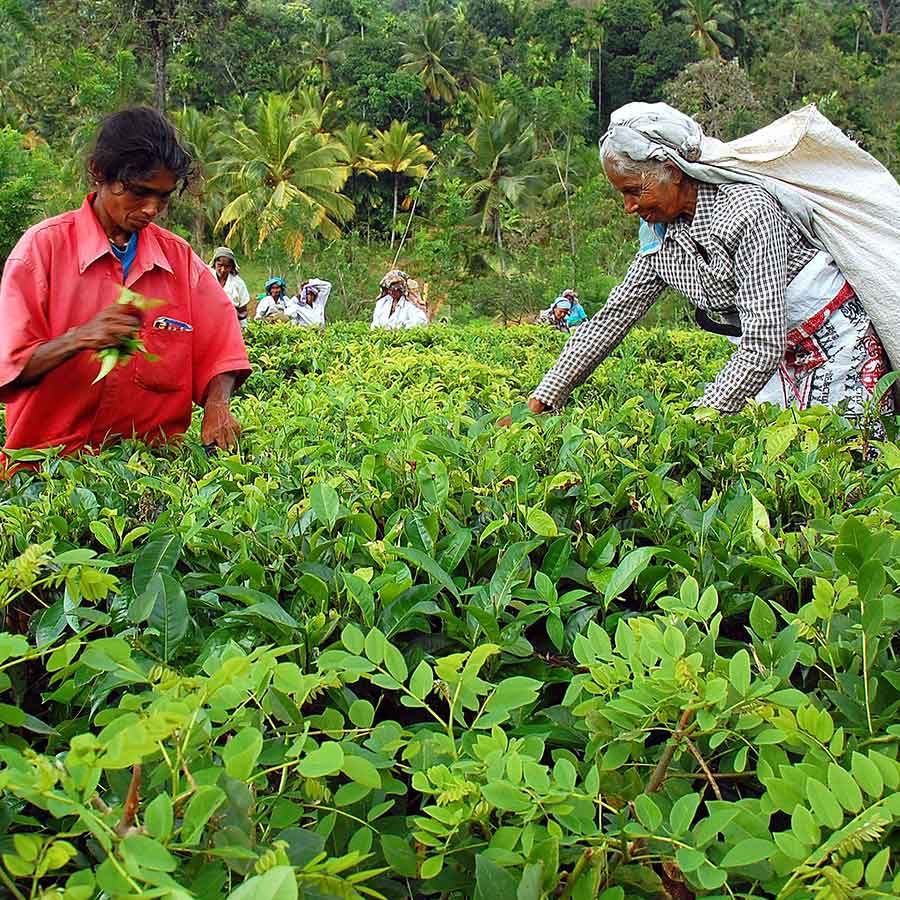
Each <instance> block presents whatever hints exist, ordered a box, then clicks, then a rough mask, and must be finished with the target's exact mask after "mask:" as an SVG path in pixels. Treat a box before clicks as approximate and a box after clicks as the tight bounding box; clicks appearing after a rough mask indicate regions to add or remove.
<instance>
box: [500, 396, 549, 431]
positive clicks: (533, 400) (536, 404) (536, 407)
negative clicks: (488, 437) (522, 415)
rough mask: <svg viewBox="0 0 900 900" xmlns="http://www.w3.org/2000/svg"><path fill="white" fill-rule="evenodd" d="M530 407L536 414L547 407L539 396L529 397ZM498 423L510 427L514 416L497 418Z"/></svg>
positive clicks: (503, 426)
mask: <svg viewBox="0 0 900 900" xmlns="http://www.w3.org/2000/svg"><path fill="white" fill-rule="evenodd" d="M528 408H529V409H530V410H531V411H532V412H533V413H535V414H537V413H542V412H543V411H544V410H545V409H546V408H547V407H545V406H544V404H543V403H541V401H540V400H538V398H537V397H529V398H528ZM497 424H498V425H499V426H500V427H501V428H509V426H510V425H512V416H503V418H502V419H497Z"/></svg>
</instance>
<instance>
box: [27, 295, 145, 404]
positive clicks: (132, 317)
mask: <svg viewBox="0 0 900 900" xmlns="http://www.w3.org/2000/svg"><path fill="white" fill-rule="evenodd" d="M140 327H141V317H140V313H139V312H138V311H137V310H136V309H134V308H133V307H130V306H108V307H107V308H106V309H104V310H101V312H99V313H98V314H97V315H96V316H95V317H94V318H93V319H91V321H90V322H86V323H85V324H84V325H79V326H78V327H77V328H70V329H69V330H68V331H67V332H66V333H65V334H61V335H60V336H59V337H58V338H53V340H52V341H47V343H45V344H41V345H40V346H39V347H37V349H35V351H34V353H32V354H31V358H30V359H29V360H28V362H27V363H26V364H25V368H24V369H22V371H21V372H20V373H19V377H18V378H16V379H15V381H13V382H12V384H11V385H10V387H14V388H20V387H30V386H31V385H33V384H37V383H38V382H39V381H40V380H41V379H42V378H43V377H44V376H45V375H46V374H47V373H48V372H52V371H53V370H54V369H55V368H57V367H58V366H61V365H62V364H63V363H64V362H66V361H67V360H69V359H71V358H72V357H73V356H75V355H76V354H77V353H80V352H81V351H82V350H104V349H105V348H107V347H115V346H116V345H117V344H119V343H121V341H122V339H123V338H125V337H128V336H129V335H133V334H134V333H135V332H136V331H137V330H138V328H140Z"/></svg>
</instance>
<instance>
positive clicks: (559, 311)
mask: <svg viewBox="0 0 900 900" xmlns="http://www.w3.org/2000/svg"><path fill="white" fill-rule="evenodd" d="M568 314H569V311H568V310H567V309H563V308H562V307H561V306H554V307H553V316H554V318H555V319H556V321H557V322H562V320H563V319H564V318H565V317H566V316H567V315H568Z"/></svg>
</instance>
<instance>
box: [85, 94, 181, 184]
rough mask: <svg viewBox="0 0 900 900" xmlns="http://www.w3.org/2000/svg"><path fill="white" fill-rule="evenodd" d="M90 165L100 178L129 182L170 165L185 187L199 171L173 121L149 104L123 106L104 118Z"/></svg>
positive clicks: (169, 169)
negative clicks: (123, 107)
mask: <svg viewBox="0 0 900 900" xmlns="http://www.w3.org/2000/svg"><path fill="white" fill-rule="evenodd" d="M88 168H89V169H90V172H91V175H92V176H93V177H94V178H96V179H97V180H99V181H102V182H106V183H107V184H110V183H112V182H114V181H121V182H122V183H123V184H125V185H128V184H129V183H132V182H135V181H141V180H143V179H145V178H149V177H151V176H152V175H153V173H154V172H156V171H157V170H159V169H167V170H168V171H169V172H171V173H172V174H173V175H174V176H175V178H176V179H177V180H178V181H180V182H181V190H182V191H183V190H184V189H185V187H187V185H188V183H189V182H190V180H191V179H192V178H193V177H194V175H195V174H196V170H195V168H194V160H193V159H192V158H191V155H190V153H188V151H187V150H186V149H185V148H184V147H183V146H182V144H181V142H180V141H179V139H178V133H177V132H176V131H175V128H174V126H173V125H172V123H171V122H169V120H168V119H166V118H165V117H164V116H163V115H161V114H160V113H158V112H157V111H156V110H155V109H151V108H150V107H149V106H134V107H131V108H129V109H123V110H121V111H120V112H117V113H113V114H112V115H110V116H107V117H106V118H105V119H104V120H103V122H102V123H101V125H100V131H99V133H98V134H97V141H96V143H95V145H94V150H93V152H92V153H91V155H90V157H89V158H88Z"/></svg>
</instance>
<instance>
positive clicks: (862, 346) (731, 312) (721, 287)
mask: <svg viewBox="0 0 900 900" xmlns="http://www.w3.org/2000/svg"><path fill="white" fill-rule="evenodd" d="M764 132H765V134H762V135H761V136H757V135H752V136H749V137H747V138H744V139H742V140H741V141H737V142H732V143H731V144H721V143H720V142H718V141H710V140H708V139H706V138H704V136H703V133H702V130H701V128H700V126H699V125H698V124H697V123H696V122H695V121H694V120H693V119H691V118H689V117H688V116H685V115H684V114H682V113H680V112H678V111H677V110H675V109H672V108H671V107H668V106H666V105H665V104H661V103H660V104H647V103H632V104H629V105H628V106H625V107H623V108H622V109H620V110H617V111H616V112H615V113H613V116H612V119H611V125H610V129H609V131H608V132H607V134H606V136H605V138H604V139H603V142H602V146H601V156H602V161H603V166H604V169H605V171H606V176H607V178H608V179H609V181H610V182H611V184H612V185H613V187H615V188H616V189H617V190H618V191H619V192H620V193H621V194H622V196H623V199H624V203H625V209H626V211H627V212H629V213H633V214H635V215H638V216H640V218H641V228H640V236H641V247H640V250H639V251H638V254H637V256H636V257H635V259H634V261H633V262H632V264H631V267H630V268H629V270H628V273H627V274H626V276H625V279H624V281H623V282H622V283H621V284H620V285H619V286H618V287H616V288H615V289H614V290H613V292H612V293H611V294H610V297H609V300H608V301H607V303H606V305H605V306H604V308H603V309H602V310H601V311H600V312H599V313H597V314H596V315H595V316H594V317H593V318H592V319H591V320H590V321H589V322H586V323H585V324H584V325H582V326H581V327H580V328H579V329H578V330H577V332H576V333H575V334H574V335H573V336H572V337H571V338H570V339H569V341H568V343H567V344H566V346H565V348H564V349H563V351H562V353H561V355H560V357H559V359H558V360H557V362H556V364H555V365H554V366H553V367H552V368H551V369H550V371H549V372H547V374H546V375H545V376H544V379H543V380H542V381H541V383H540V384H539V385H538V387H537V389H536V390H535V392H534V394H533V396H532V397H531V399H530V400H529V401H528V406H529V408H530V409H531V410H532V411H533V412H541V411H543V410H545V409H558V408H560V407H561V406H563V404H564V403H565V402H566V400H567V399H568V397H569V395H570V394H571V392H572V390H573V389H574V388H575V387H577V386H578V385H579V384H581V383H582V382H583V381H584V380H585V379H586V378H587V377H588V376H589V375H590V374H591V372H593V371H594V369H595V368H596V367H597V365H598V364H599V363H600V362H602V361H603V360H604V359H605V358H606V357H607V356H608V355H609V353H610V352H611V351H612V350H613V349H614V348H615V347H616V345H617V344H618V343H619V342H620V341H621V340H622V338H623V337H624V336H625V335H626V334H627V333H628V331H629V329H630V328H631V327H632V325H634V324H635V322H637V321H638V320H639V319H640V318H641V317H642V316H643V315H644V313H645V312H647V310H648V309H649V308H650V306H651V305H652V304H653V302H654V301H655V300H656V298H657V297H659V295H660V294H661V293H662V292H663V290H664V289H665V288H666V287H667V286H668V287H672V288H674V289H675V290H677V291H679V292H681V293H682V294H684V295H685V296H686V297H687V298H688V299H689V300H690V301H691V303H693V305H694V306H695V307H696V308H697V315H698V323H700V324H702V325H703V327H706V328H708V329H709V330H715V331H717V332H719V333H724V334H727V335H729V337H730V339H731V340H732V341H733V342H734V343H735V344H736V349H735V351H734V353H733V354H732V356H731V358H730V359H729V361H728V363H727V364H726V365H725V367H724V368H723V369H722V370H721V371H720V372H719V374H718V376H717V377H716V379H715V380H714V381H713V382H712V383H711V384H708V385H707V386H706V390H705V392H704V394H703V396H702V398H701V399H700V401H699V402H700V404H701V405H703V406H707V407H712V408H714V409H716V410H718V411H719V412H721V413H735V412H738V411H739V410H740V409H741V408H742V407H743V406H744V404H745V403H747V401H748V400H753V399H756V400H757V401H759V402H770V403H774V404H776V405H778V406H781V407H788V406H791V405H796V406H798V407H799V408H801V409H805V408H806V407H808V406H812V405H825V406H834V405H836V404H839V403H843V404H846V410H847V413H848V414H849V415H851V416H858V415H860V414H861V413H862V412H863V410H864V406H865V404H866V403H867V402H868V401H869V399H870V398H871V397H872V395H873V391H874V389H875V385H876V382H877V381H878V380H879V378H880V377H881V376H882V375H884V374H885V373H886V372H887V371H888V369H889V362H888V358H887V355H886V352H885V347H884V345H883V344H882V341H881V339H880V337H879V334H878V333H876V330H875V328H874V327H873V324H872V319H873V318H876V317H877V321H878V322H879V328H882V327H883V329H884V337H885V338H886V339H888V340H889V341H892V342H893V343H892V346H894V347H895V352H896V353H897V355H898V360H895V362H897V361H900V349H897V348H900V295H898V294H897V287H896V281H897V280H900V264H898V261H900V238H898V237H897V231H896V226H895V225H894V224H893V223H894V221H895V216H892V215H891V208H892V207H894V208H893V213H894V214H895V213H896V206H900V187H898V185H897V183H896V182H895V181H894V180H893V179H892V178H891V176H890V174H889V173H888V172H887V170H886V169H884V167H883V166H881V165H880V164H879V163H877V162H876V161H875V160H874V159H873V158H872V157H870V156H868V154H866V153H865V152H864V151H863V150H861V149H860V148H859V147H857V146H856V145H855V144H853V143H852V142H850V141H849V139H847V138H846V137H845V136H844V135H842V134H841V133H840V132H839V131H838V130H837V129H836V128H835V127H834V126H833V125H831V123H830V122H828V121H827V119H825V118H824V117H823V116H821V114H819V113H818V112H817V111H816V110H815V109H814V108H813V107H808V108H806V109H804V110H801V111H799V112H798V113H793V114H791V115H790V116H787V117H785V120H779V122H777V123H775V124H773V125H771V126H769V128H767V129H764ZM798 135H799V138H798ZM760 148H764V149H765V151H766V157H765V158H766V160H767V161H766V163H765V166H764V167H763V166H760V168H759V169H756V168H755V166H756V165H758V160H759V159H760V153H761V151H760ZM779 150H780V154H781V155H780V156H779ZM825 156H828V157H829V159H827V160H823V157H825ZM782 158H783V160H784V163H783V165H784V167H785V168H784V169H783V170H779V168H778V167H779V165H780V163H779V160H780V159H782ZM835 180H839V181H840V185H837V184H834V183H833V182H834V181H835ZM860 186H865V187H860ZM838 187H840V190H838ZM832 253H834V254H835V255H836V256H838V255H839V256H840V258H841V260H842V263H841V265H842V267H843V270H842V268H839V267H838V265H837V263H836V262H835V258H834V257H833V256H832ZM845 271H846V273H847V276H848V277H849V276H850V273H851V272H852V273H853V278H854V286H855V287H856V289H857V290H860V289H862V288H863V287H865V288H866V290H867V300H866V306H863V303H862V302H861V301H860V299H859V298H858V296H857V294H856V291H855V290H854V288H853V287H851V286H850V284H849V283H848V282H847V280H846V278H845V274H844V272H845ZM891 407H892V404H891V398H890V396H889V395H886V396H885V397H884V410H885V411H888V410H889V409H890V408H891Z"/></svg>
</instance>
